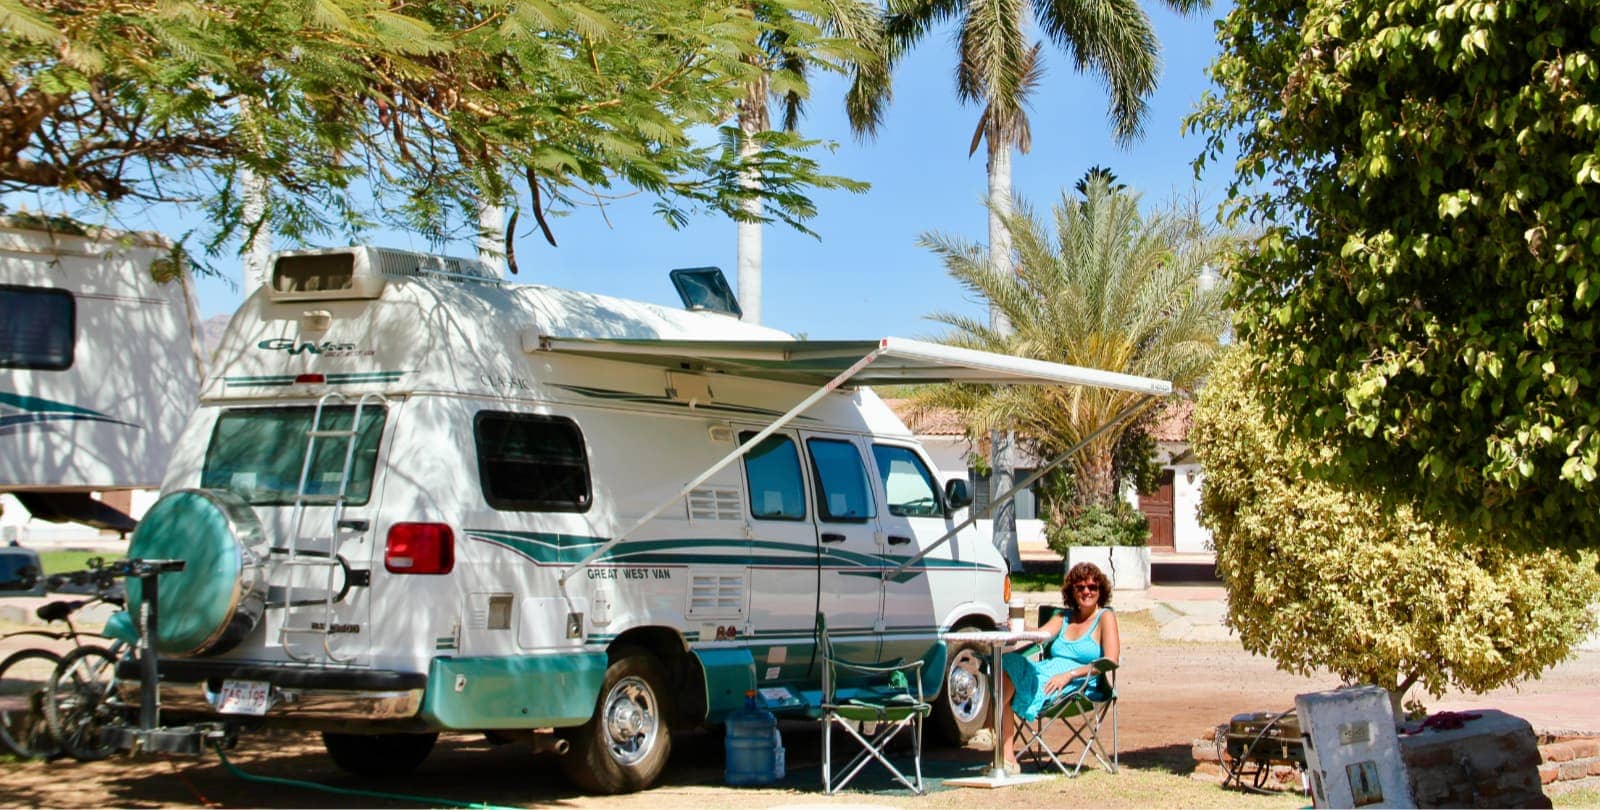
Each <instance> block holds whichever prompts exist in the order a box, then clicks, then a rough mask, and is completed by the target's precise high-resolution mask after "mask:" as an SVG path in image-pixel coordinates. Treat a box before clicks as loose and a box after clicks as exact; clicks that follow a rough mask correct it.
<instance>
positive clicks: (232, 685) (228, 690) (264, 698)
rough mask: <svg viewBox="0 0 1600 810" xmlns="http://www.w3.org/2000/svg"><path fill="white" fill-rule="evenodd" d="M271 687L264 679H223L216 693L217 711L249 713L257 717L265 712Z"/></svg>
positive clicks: (222, 712)
mask: <svg viewBox="0 0 1600 810" xmlns="http://www.w3.org/2000/svg"><path fill="white" fill-rule="evenodd" d="M271 689H272V687H271V685H270V684H268V683H267V682H266V681H234V680H226V681H223V682H222V691H220V692H218V693H217V698H216V707H217V711H218V712H219V713H221V714H249V715H255V716H258V717H259V716H261V715H263V714H266V713H267V707H268V705H269V700H268V697H269V695H270V693H271Z"/></svg>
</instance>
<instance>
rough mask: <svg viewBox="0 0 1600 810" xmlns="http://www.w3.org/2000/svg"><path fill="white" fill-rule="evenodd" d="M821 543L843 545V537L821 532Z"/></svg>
mask: <svg viewBox="0 0 1600 810" xmlns="http://www.w3.org/2000/svg"><path fill="white" fill-rule="evenodd" d="M822 542H824V543H843V542H844V535H842V534H836V533H834V532H823V533H822Z"/></svg>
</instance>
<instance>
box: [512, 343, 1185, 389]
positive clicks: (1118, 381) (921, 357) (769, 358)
mask: <svg viewBox="0 0 1600 810" xmlns="http://www.w3.org/2000/svg"><path fill="white" fill-rule="evenodd" d="M539 348H540V349H541V350H544V351H552V352H560V353H563V354H573V355H582V356H586V357H598V358H605V359H608V360H621V361H625V362H633V363H644V364H649V365H657V366H662V367H664V368H688V369H692V370H695V371H704V372H710V373H720V374H731V375H735V376H740V377H754V378H757V379H766V380H781V381H784V382H793V383H800V384H804V385H812V386H820V385H826V384H829V383H830V382H835V381H837V382H838V383H841V384H852V385H905V384H912V383H942V382H965V383H988V384H995V385H1088V386H1094V387H1097V388H1116V389H1121V390H1124V391H1133V392H1136V393H1141V394H1150V395H1154V396H1166V395H1168V394H1171V393H1172V383H1170V382H1167V381H1166V380H1158V379H1153V378H1150V377H1137V376H1134V375H1132V374H1119V373H1115V372H1110V371H1101V370H1099V369H1093V368H1083V367H1080V366H1069V365H1066V364H1064V363H1049V362H1045V361H1043V360H1028V359H1024V358H1021V357H1010V356H1008V355H1003V354H995V353H992V352H983V351H976V350H973V349H962V348H957V347H954V346H944V345H941V344H938V343H927V342H925V341H920V340H911V339H908V338H898V337H886V338H880V339H878V340H797V341H783V340H628V339H596V338H563V337H550V336H546V337H542V338H540V340H539ZM863 361H865V362H863ZM858 365H859V366H860V367H859V368H858V369H856V371H855V372H854V373H853V374H851V375H850V376H848V377H847V378H846V379H845V380H838V379H837V378H838V377H839V376H840V375H841V374H843V373H845V372H847V371H849V370H850V369H851V367H852V366H858Z"/></svg>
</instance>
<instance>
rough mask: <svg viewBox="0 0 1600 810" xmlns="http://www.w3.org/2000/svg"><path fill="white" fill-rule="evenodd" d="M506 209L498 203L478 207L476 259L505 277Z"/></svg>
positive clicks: (496, 273)
mask: <svg viewBox="0 0 1600 810" xmlns="http://www.w3.org/2000/svg"><path fill="white" fill-rule="evenodd" d="M505 238H506V209H504V208H502V207H500V206H498V205H484V206H480V207H479V208H478V261H480V262H483V263H484V264H486V265H488V266H489V267H491V268H493V269H494V272H495V275H497V276H499V277H500V278H505V277H506V243H505Z"/></svg>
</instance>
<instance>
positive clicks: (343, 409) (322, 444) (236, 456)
mask: <svg viewBox="0 0 1600 810" xmlns="http://www.w3.org/2000/svg"><path fill="white" fill-rule="evenodd" d="M316 411H317V409H316V408H313V407H310V406H295V407H290V408H229V409H228V410H225V411H223V412H222V415H221V416H218V417H217V425H216V428H215V429H213V430H212V432H211V444H210V446H208V447H207V448H206V460H205V466H204V467H202V468H201V470H200V486H202V487H205V488H207V489H227V490H232V491H233V492H234V494H236V495H238V496H239V497H241V498H243V499H245V501H246V502H247V503H249V504H251V505H252V506H284V505H288V504H291V503H294V500H295V495H296V494H297V493H298V492H299V489H300V475H301V473H302V472H304V473H305V474H306V483H305V489H306V494H307V495H313V496H327V495H337V494H339V486H340V479H341V478H343V476H344V471H345V470H344V461H345V453H346V451H347V450H348V449H349V445H348V444H346V443H345V441H344V440H343V439H341V438H319V439H317V444H316V456H315V457H314V458H312V459H311V467H310V469H306V467H305V461H306V444H307V442H306V432H307V431H309V430H311V424H312V422H314V421H316ZM355 411H356V408H355V406H354V405H338V406H328V407H325V408H323V409H322V421H321V422H320V423H318V425H317V426H318V428H320V429H322V430H349V429H350V423H351V421H352V420H353V419H354V418H355ZM386 416H387V412H386V411H385V410H384V409H383V408H381V407H376V406H372V405H368V406H366V407H364V408H362V409H361V424H360V426H359V427H358V429H357V431H356V434H357V435H356V439H355V442H356V446H355V453H354V455H352V456H351V458H350V480H349V481H348V482H346V483H345V490H344V495H345V503H346V504H347V505H350V506H360V505H362V504H365V503H366V502H367V500H368V498H370V497H371V496H372V472H373V469H374V468H376V467H377V465H378V440H379V438H380V437H382V436H383V422H384V419H385V418H386Z"/></svg>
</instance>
